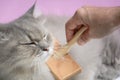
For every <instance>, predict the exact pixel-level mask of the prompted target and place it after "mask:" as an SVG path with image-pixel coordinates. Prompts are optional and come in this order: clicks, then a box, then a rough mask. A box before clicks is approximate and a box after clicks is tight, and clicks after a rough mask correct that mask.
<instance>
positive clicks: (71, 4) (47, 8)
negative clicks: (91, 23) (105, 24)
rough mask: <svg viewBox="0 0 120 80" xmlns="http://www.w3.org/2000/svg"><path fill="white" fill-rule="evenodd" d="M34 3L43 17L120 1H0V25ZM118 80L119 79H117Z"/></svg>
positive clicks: (61, 14)
mask: <svg viewBox="0 0 120 80" xmlns="http://www.w3.org/2000/svg"><path fill="white" fill-rule="evenodd" d="M35 1H36V8H37V10H40V11H41V13H43V14H44V15H58V16H72V15H73V14H74V12H75V11H76V10H77V9H78V8H80V7H81V6H84V5H86V6H98V7H102V6H107V7H109V6H120V0H0V23H8V22H10V21H13V20H15V19H17V18H18V17H20V16H22V15H23V14H24V13H25V12H26V11H27V10H28V9H29V8H30V7H31V6H32V5H33V4H34V3H35ZM117 80H120V79H117Z"/></svg>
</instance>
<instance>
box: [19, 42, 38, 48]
mask: <svg viewBox="0 0 120 80" xmlns="http://www.w3.org/2000/svg"><path fill="white" fill-rule="evenodd" d="M20 45H28V46H33V47H36V46H37V45H38V42H36V41H31V42H25V43H20Z"/></svg>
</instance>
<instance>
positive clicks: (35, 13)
mask: <svg viewBox="0 0 120 80" xmlns="http://www.w3.org/2000/svg"><path fill="white" fill-rule="evenodd" d="M26 14H31V15H32V16H33V17H34V18H38V17H40V16H41V15H42V13H41V11H40V9H39V8H38V6H37V3H36V2H35V3H34V4H33V6H32V7H31V8H30V9H29V10H28V11H27V13H26Z"/></svg>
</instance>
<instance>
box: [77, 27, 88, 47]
mask: <svg viewBox="0 0 120 80" xmlns="http://www.w3.org/2000/svg"><path fill="white" fill-rule="evenodd" d="M89 40H90V37H89V29H87V30H86V31H85V32H84V33H83V34H82V35H81V36H80V37H79V39H78V44H79V45H83V44H85V43H87V42H88V41H89Z"/></svg>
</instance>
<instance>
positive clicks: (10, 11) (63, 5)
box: [0, 0, 120, 23]
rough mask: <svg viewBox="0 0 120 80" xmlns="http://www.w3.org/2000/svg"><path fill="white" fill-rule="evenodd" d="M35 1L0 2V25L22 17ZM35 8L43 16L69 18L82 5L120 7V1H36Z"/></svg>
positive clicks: (12, 0)
mask: <svg viewBox="0 0 120 80" xmlns="http://www.w3.org/2000/svg"><path fill="white" fill-rule="evenodd" d="M35 1H36V0H0V23H7V22H10V21H12V20H14V19H16V18H18V17H20V16H21V15H23V14H24V13H25V12H26V11H27V10H28V9H29V8H30V7H31V6H32V5H33V4H34V2H35ZM36 4H37V7H38V8H39V9H40V10H41V12H42V13H43V14H45V15H48V14H52V15H53V14H55V15H67V16H71V15H73V13H74V12H75V10H76V9H78V8H79V7H81V6H83V5H92V6H120V0H37V3H36Z"/></svg>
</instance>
